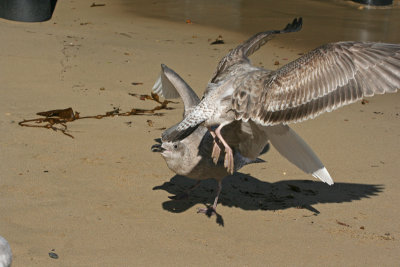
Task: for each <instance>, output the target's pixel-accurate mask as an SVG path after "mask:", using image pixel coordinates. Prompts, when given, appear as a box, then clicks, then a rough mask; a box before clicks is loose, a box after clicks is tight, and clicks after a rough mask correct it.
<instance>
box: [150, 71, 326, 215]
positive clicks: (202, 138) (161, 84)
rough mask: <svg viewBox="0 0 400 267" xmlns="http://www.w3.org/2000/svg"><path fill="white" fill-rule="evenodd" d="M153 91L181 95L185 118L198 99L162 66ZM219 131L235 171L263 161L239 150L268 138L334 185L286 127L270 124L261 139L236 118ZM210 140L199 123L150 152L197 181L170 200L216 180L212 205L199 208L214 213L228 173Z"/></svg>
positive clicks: (305, 168) (301, 165)
mask: <svg viewBox="0 0 400 267" xmlns="http://www.w3.org/2000/svg"><path fill="white" fill-rule="evenodd" d="M153 91H154V92H155V93H157V94H159V95H161V96H163V97H165V98H178V97H181V98H182V100H183V103H184V114H183V116H184V117H185V116H187V114H188V113H190V111H191V109H192V108H193V107H195V106H196V105H197V104H198V103H199V102H200V99H199V97H198V96H197V95H196V93H195V92H194V91H193V90H192V88H190V86H189V85H188V84H187V83H186V82H185V81H184V80H183V79H182V78H181V77H180V76H179V75H178V74H176V73H175V72H174V71H173V70H172V69H170V68H168V67H167V66H165V65H161V75H160V77H159V78H158V80H157V82H156V83H155V85H154V87H153ZM176 126H177V125H174V126H172V127H171V128H169V129H167V130H165V131H164V132H163V134H162V136H164V135H166V134H168V133H169V132H170V131H173V130H175V128H176ZM222 132H223V134H224V136H225V137H226V139H227V140H228V143H229V144H231V145H232V146H233V147H234V151H233V160H234V171H237V170H239V169H240V168H241V167H243V166H244V165H246V164H250V163H254V162H262V160H260V159H255V160H252V159H249V158H246V157H244V156H243V155H242V154H241V153H242V152H241V151H242V150H243V151H244V153H247V154H248V152H247V151H248V150H249V148H251V147H252V145H253V144H256V145H257V146H259V145H260V144H261V145H263V148H265V146H266V145H267V143H268V138H269V139H270V141H271V143H272V144H273V145H274V147H276V148H277V150H278V151H279V152H280V153H281V154H282V155H283V156H284V157H286V158H287V159H288V160H289V161H290V162H292V163H293V164H295V165H296V166H297V167H299V168H300V169H302V170H303V171H304V172H306V173H311V174H313V175H314V176H315V177H318V178H320V179H321V180H323V181H325V182H327V183H328V184H333V181H332V179H331V177H330V175H329V173H328V172H327V170H326V169H325V167H324V165H323V164H322V163H321V161H320V160H319V159H318V157H317V156H316V155H315V154H314V153H313V151H312V150H311V148H310V147H308V145H307V144H306V143H305V142H304V141H303V140H302V139H301V138H300V137H299V136H298V135H297V134H296V133H295V132H294V131H293V130H292V129H290V128H289V126H286V125H277V126H272V127H270V131H269V132H268V137H266V136H264V135H260V134H258V133H257V135H258V136H262V139H260V140H255V139H254V138H252V135H256V134H255V133H253V131H252V129H251V125H249V123H248V122H239V121H238V122H235V123H232V124H230V125H228V126H226V127H225V128H224V129H223V131H222ZM213 140H214V139H213V137H212V136H211V134H210V132H209V131H208V130H207V128H206V127H204V126H201V125H200V126H199V127H198V128H197V129H196V130H195V131H194V132H193V133H192V134H191V135H189V136H187V137H186V138H184V139H183V140H181V141H179V140H178V141H175V142H168V141H165V140H163V139H162V144H157V145H154V146H153V147H152V149H153V151H154V150H156V151H162V154H161V155H162V157H163V158H164V160H165V161H166V163H167V166H168V167H169V168H170V169H171V170H172V171H173V172H175V173H176V174H179V175H183V176H186V177H188V178H191V179H194V180H197V183H196V184H195V185H194V186H193V187H191V188H190V189H188V190H187V191H186V192H183V193H182V194H179V195H177V196H175V197H173V199H180V198H184V197H186V196H187V195H188V193H189V192H190V191H191V190H193V189H194V188H196V187H197V186H198V185H199V184H200V181H201V180H205V179H209V178H214V179H216V180H217V182H218V190H217V195H216V197H215V200H214V204H213V205H212V206H211V207H208V208H206V209H199V210H198V211H199V212H201V213H206V214H208V215H211V214H213V213H215V212H216V207H217V203H218V197H219V194H220V192H221V189H222V180H223V178H225V177H226V176H228V175H229V174H230V173H229V172H228V171H227V169H226V168H225V167H224V161H223V159H222V156H220V157H219V159H218V160H217V161H216V164H214V160H213V159H212V157H211V152H212V149H213V144H214V141H213ZM249 140H250V141H249ZM252 150H254V149H252ZM257 151H258V150H257ZM262 152H263V150H261V151H259V152H258V153H259V154H258V155H260V153H262ZM258 155H257V156H258ZM257 156H255V158H257Z"/></svg>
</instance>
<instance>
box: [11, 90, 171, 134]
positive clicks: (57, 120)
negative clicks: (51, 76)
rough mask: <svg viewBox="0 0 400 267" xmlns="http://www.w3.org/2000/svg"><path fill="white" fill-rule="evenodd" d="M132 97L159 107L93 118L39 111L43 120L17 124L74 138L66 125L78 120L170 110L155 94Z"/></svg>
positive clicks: (68, 110) (69, 111)
mask: <svg viewBox="0 0 400 267" xmlns="http://www.w3.org/2000/svg"><path fill="white" fill-rule="evenodd" d="M130 95H132V96H136V97H139V98H140V99H141V100H146V99H148V100H152V101H155V102H157V103H159V104H160V105H158V106H156V107H154V108H153V109H137V108H132V109H131V110H130V111H127V112H120V109H119V108H114V110H112V111H108V112H106V113H105V114H100V115H94V116H80V113H79V112H74V110H73V109H72V108H71V107H69V108H66V109H54V110H49V111H41V112H38V113H36V115H39V116H43V117H44V118H36V119H29V120H23V121H20V122H19V123H18V124H19V125H20V126H25V127H37V128H45V129H52V130H53V131H60V132H62V133H63V134H65V135H67V136H69V137H71V138H74V137H73V136H72V135H71V134H69V133H68V132H67V131H68V127H67V123H68V122H72V121H75V120H80V119H102V118H104V117H114V116H132V115H150V116H151V115H153V116H161V115H162V113H157V112H156V111H157V110H161V109H172V108H170V107H167V105H168V103H171V102H172V101H168V100H164V101H163V102H161V101H160V98H159V96H158V95H157V94H154V93H152V94H151V95H138V94H132V93H130ZM175 103H176V102H175Z"/></svg>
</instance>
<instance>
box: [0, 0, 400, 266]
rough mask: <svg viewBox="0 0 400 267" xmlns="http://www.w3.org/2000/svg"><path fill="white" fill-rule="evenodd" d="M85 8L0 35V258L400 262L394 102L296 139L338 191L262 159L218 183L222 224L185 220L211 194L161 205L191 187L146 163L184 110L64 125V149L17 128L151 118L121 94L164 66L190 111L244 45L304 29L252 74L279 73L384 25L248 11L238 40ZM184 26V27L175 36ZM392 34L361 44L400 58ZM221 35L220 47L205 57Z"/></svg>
mask: <svg viewBox="0 0 400 267" xmlns="http://www.w3.org/2000/svg"><path fill="white" fill-rule="evenodd" d="M92 2H93V1H68V2H67V1H59V3H58V4H57V7H56V10H55V14H54V17H53V19H52V20H51V21H48V22H44V23H32V24H27V23H18V22H11V21H5V20H0V31H1V32H2V38H1V39H2V41H1V43H0V55H1V58H2V60H1V61H0V129H1V132H2V134H1V136H2V137H1V140H0V151H1V152H0V172H1V176H0V235H2V236H4V237H5V238H6V239H7V240H8V241H9V243H10V245H11V247H12V250H13V253H14V265H13V266H54V265H56V266H138V265H166V266H186V265H188V264H190V265H198V266H204V265H206V264H208V265H212V266H215V265H218V266H227V265H231V266H232V265H233V266H265V265H271V266H292V265H296V266H321V265H323V266H362V265H363V266H393V265H395V264H397V263H398V262H399V261H400V256H399V255H400V246H399V239H400V230H399V229H400V223H399V221H400V211H399V209H398V203H400V196H399V194H398V192H399V190H400V183H399V179H398V177H399V175H398V174H399V171H400V168H399V166H400V158H399V152H398V151H400V141H399V140H400V139H399V137H400V123H399V122H400V104H399V103H400V94H399V93H397V94H390V95H384V96H377V97H374V98H369V99H368V101H369V102H368V103H366V104H365V105H362V104H361V103H356V104H353V105H350V106H347V107H345V108H342V109H340V110H337V111H335V112H333V113H329V114H324V115H322V116H320V117H318V118H316V119H315V120H312V121H307V122H304V123H301V124H298V125H294V126H293V127H294V129H295V130H296V131H297V132H298V133H299V134H300V135H301V136H302V137H303V138H304V139H305V140H306V141H307V142H308V143H309V144H310V146H311V147H312V148H313V149H314V151H315V152H316V153H317V154H318V155H319V157H320V158H321V160H322V161H323V162H324V164H325V165H326V167H327V168H328V170H329V171H330V173H331V175H332V177H333V179H334V181H335V185H334V186H332V187H329V186H327V185H326V184H322V183H320V182H318V181H316V180H315V179H314V178H313V177H311V176H310V175H306V174H303V173H302V172H301V171H300V170H298V169H296V168H295V167H294V166H292V165H290V163H289V162H287V161H286V160H285V159H283V158H282V157H281V156H280V155H278V153H277V152H276V151H275V150H274V149H273V148H271V149H270V151H269V152H268V153H267V154H266V155H264V156H263V157H262V158H263V159H264V160H265V161H266V162H265V163H261V164H257V165H251V166H247V167H245V168H243V169H242V170H241V172H240V173H238V174H236V175H234V176H233V177H231V178H228V179H226V180H225V181H224V184H223V192H222V195H221V199H220V205H219V207H218V213H219V216H218V217H212V218H207V217H206V216H204V215H201V214H196V208H197V207H204V204H206V203H211V202H212V201H213V198H214V194H215V188H216V183H215V182H214V181H212V180H210V181H206V182H204V183H203V184H202V186H201V187H200V188H199V189H198V190H196V191H195V192H194V194H193V195H192V196H191V198H190V200H189V201H182V202H176V201H170V200H169V199H168V196H170V195H172V194H176V193H178V192H180V191H182V190H184V189H185V188H187V187H189V186H190V185H191V184H193V181H191V180H188V179H185V178H183V177H177V176H174V174H173V173H172V172H171V171H170V170H169V169H168V168H167V166H166V164H165V162H164V161H163V159H162V158H161V156H160V155H158V154H157V153H153V152H151V150H150V147H151V145H152V144H154V143H155V142H154V141H153V139H155V138H158V137H159V136H160V134H161V132H162V130H160V128H163V127H169V126H171V125H172V124H174V123H176V122H177V121H178V120H179V119H180V117H181V115H182V112H183V109H182V104H170V106H171V107H174V108H175V109H173V110H162V111H160V112H161V113H163V114H164V116H147V115H143V116H130V117H118V116H116V117H112V118H103V119H100V120H96V119H87V120H77V121H74V122H70V123H68V124H67V126H68V133H69V134H71V135H73V136H74V139H72V138H70V137H68V136H65V135H63V134H62V133H61V132H59V131H57V132H55V131H53V130H51V129H41V128H26V127H21V126H19V125H18V122H19V121H21V120H23V119H30V118H35V117H37V115H35V113H36V112H39V111H46V110H51V109H58V108H67V107H72V108H73V109H74V110H75V111H79V112H80V115H81V116H86V115H96V114H104V113H105V112H107V111H112V110H113V109H114V108H120V109H121V111H128V110H130V109H132V108H145V109H151V108H153V107H154V106H155V105H156V104H155V103H154V102H151V101H141V100H139V99H137V98H135V97H132V96H131V95H129V93H140V94H148V93H150V89H151V87H152V85H153V83H154V81H155V79H156V78H157V75H158V73H159V70H160V64H161V63H165V64H167V65H168V66H169V67H171V68H173V69H174V70H175V71H177V72H178V73H179V74H180V75H181V76H182V77H183V78H184V79H186V80H187V82H188V83H189V84H190V85H191V86H192V87H193V88H194V89H195V91H196V92H197V93H198V94H200V95H201V94H202V92H203V89H204V87H205V85H206V83H207V81H208V79H209V78H210V76H211V74H212V73H213V71H214V67H215V66H216V64H217V62H218V60H219V59H220V58H221V57H222V56H223V55H225V54H226V53H227V51H229V49H231V48H233V47H234V46H236V45H237V44H238V43H239V42H241V41H243V40H245V39H246V38H248V37H249V36H250V35H251V34H253V33H254V32H257V31H260V30H267V29H274V28H281V27H282V26H284V25H286V24H287V23H288V22H289V21H291V20H292V19H293V17H295V16H299V15H302V16H303V18H304V28H303V30H302V31H301V32H299V33H295V34H291V36H287V37H285V36H282V38H281V37H280V36H279V37H277V38H276V39H274V40H272V41H270V43H268V44H267V45H266V46H264V47H263V48H262V49H260V51H259V52H257V53H256V54H255V55H254V56H253V57H252V60H253V62H254V64H255V65H261V66H265V67H267V68H276V67H278V66H275V65H274V63H275V61H279V63H280V65H279V66H281V65H282V64H284V63H286V62H289V61H291V60H293V59H295V58H297V57H298V56H299V53H303V52H306V51H308V50H310V49H312V48H314V47H315V46H317V45H320V44H322V43H325V42H326V41H339V40H344V39H346V40H349V39H353V40H364V39H360V38H362V37H361V36H365V35H362V34H360V33H359V30H358V29H359V28H357V27H361V26H360V25H364V24H360V23H356V25H358V26H357V27H355V28H352V27H350V26H348V25H351V23H350V24H349V23H348V22H346V23H345V22H343V24H339V23H338V22H339V21H341V19H340V18H341V16H346V14H347V13H346V12H349V13H352V12H360V14H363V15H360V16H364V15H365V14H367V15H368V16H369V17H368V18H374V19H368V20H378V19H375V18H378V17H379V16H378V15H376V14H377V13H379V12H382V13H384V12H389V11H387V10H359V9H357V6H355V7H351V8H350V7H349V8H347V7H346V8H344V5H342V4H341V3H340V4H339V5H338V8H337V9H336V8H332V5H334V2H328V4H326V5H328V7H330V8H328V7H327V8H328V10H329V11H330V15H329V16H328V20H329V21H330V23H326V24H324V23H325V19H324V17H323V16H322V15H321V16H317V15H315V13H313V12H314V11H313V10H309V13H307V14H305V15H303V14H301V13H302V12H303V11H302V10H297V9H295V8H294V7H293V8H289V7H287V9H286V8H285V9H284V8H283V7H280V6H278V7H276V8H275V9H271V10H272V11H273V12H272V13H276V15H275V17H273V18H270V19H268V20H265V21H263V22H262V23H261V24H260V23H259V21H257V19H260V16H261V15H259V13H260V11H259V10H260V8H258V7H257V6H255V4H254V3H256V2H251V1H250V2H246V3H247V4H246V5H242V6H241V9H240V10H242V11H241V12H245V13H246V14H247V15H246V16H244V17H243V21H242V22H241V23H239V24H240V25H241V26H237V28H234V27H232V28H229V27H225V26H224V25H221V24H220V23H216V25H214V24H212V23H214V22H212V23H211V22H210V24H208V23H202V22H201V21H200V20H198V18H196V16H197V15H196V14H202V13H200V11H198V12H197V13H190V14H189V15H191V16H189V17H186V16H183V15H182V18H184V19H182V20H181V19H176V20H175V21H174V20H172V19H171V18H169V17H161V18H163V19H157V18H154V17H150V16H146V12H144V10H146V9H147V10H156V8H155V5H156V4H154V3H151V4H152V5H149V4H150V3H149V4H148V5H147V7H144V5H145V4H144V2H139V1H137V2H136V3H137V6H138V10H136V13H135V12H134V11H132V10H131V7H132V4H129V5H128V6H127V3H126V2H124V1H120V2H117V1H104V2H102V3H105V4H106V6H104V7H93V8H91V7H90V5H91V4H92ZM99 3H100V2H99ZM157 3H160V4H163V5H165V6H169V4H167V2H157ZM188 3H190V2H188ZM217 3H221V5H222V4H223V3H224V2H217ZM239 3H240V2H239ZM305 3H306V4H307V5H308V6H307V7H309V6H321V5H322V6H325V4H321V3H320V1H305ZM329 5H331V6H329ZM139 7H140V9H139ZM153 8H154V9H153ZM171 8H172V9H174V8H175V9H177V8H178V7H176V6H175V7H173V6H172V7H171ZM201 8H203V9H204V10H207V11H208V10H209V8H207V6H206V7H201ZM201 8H200V7H198V9H199V10H202V9H201ZM353 8H354V9H353ZM221 9H222V8H221ZM349 9H350V10H351V11H349ZM224 10H226V11H227V14H226V20H227V21H235V19H232V17H234V14H235V12H237V11H235V9H234V8H232V9H231V10H230V9H228V8H226V9H225V8H224ZM282 10H284V11H282ZM293 10H295V11H293ZM228 11H229V12H228ZM278 11H279V12H278ZM301 11H302V12H301ZM147 12H148V13H150V12H149V11H147ZM362 12H365V13H362ZM374 12H377V13H374ZM390 12H392V14H395V13H396V12H398V9H393V10H391V11H390ZM137 13H140V16H139V15H138V14H137ZM177 13H179V12H177ZM173 14H176V13H173ZM231 14H233V15H231ZM252 14H254V16H253V17H254V20H251V21H248V18H250V17H252ZM367 15H365V16H367ZM198 16H199V17H201V16H200V15H198ZM383 17H384V16H382V18H383ZM187 18H189V19H191V20H192V21H193V23H192V24H186V23H185V20H186V19H187ZM399 18H400V17H399V16H397V17H395V16H393V17H390V16H387V20H388V24H387V25H388V28H385V30H382V31H381V30H379V29H376V31H375V32H374V31H372V33H370V32H369V30H368V32H369V33H368V35H367V36H368V37H367V39H366V40H371V41H372V40H375V38H377V39H376V41H386V42H400V41H399V40H398V39H396V38H399V36H398V35H397V34H396V32H397V31H396V32H394V28H392V26H391V25H398V24H399V20H400V19H399ZM263 19H265V18H263ZM207 21H208V20H207ZM210 21H212V20H211V19H210ZM356 21H359V19H356ZM379 23H381V22H379ZM367 24H368V26H366V27H367V28H368V29H371V28H370V27H375V26H371V24H369V23H367ZM243 25H245V26H243ZM253 27H254V30H252V29H253ZM327 27H328V28H327ZM349 28H350V29H349ZM397 29H398V27H397ZM347 30H349V31H347ZM313 33H317V34H313ZM218 35H222V36H223V39H224V41H225V44H224V45H219V46H210V45H209V43H210V41H211V40H213V39H215V38H217V37H218ZM371 36H372V37H371ZM376 36H378V37H376ZM294 41H296V44H294ZM297 44H299V45H297ZM132 83H143V84H139V85H132ZM148 120H151V123H150V122H148ZM49 252H53V253H56V254H57V255H58V259H53V258H51V257H49V254H48V253H49Z"/></svg>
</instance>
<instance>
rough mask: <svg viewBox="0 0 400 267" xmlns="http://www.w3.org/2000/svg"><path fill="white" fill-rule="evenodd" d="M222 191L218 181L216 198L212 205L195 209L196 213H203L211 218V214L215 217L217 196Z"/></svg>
mask: <svg viewBox="0 0 400 267" xmlns="http://www.w3.org/2000/svg"><path fill="white" fill-rule="evenodd" d="M221 190H222V181H218V190H217V196H216V197H215V199H214V204H213V205H212V206H210V207H207V208H199V209H197V213H204V214H205V215H207V216H208V217H211V216H212V215H213V214H214V215H216V213H217V205H218V198H219V194H220V193H221Z"/></svg>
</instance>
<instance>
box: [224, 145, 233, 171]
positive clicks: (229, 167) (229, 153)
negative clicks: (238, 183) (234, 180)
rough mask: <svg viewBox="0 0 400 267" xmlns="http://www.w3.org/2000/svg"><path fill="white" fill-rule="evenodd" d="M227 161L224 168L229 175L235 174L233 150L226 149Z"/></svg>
mask: <svg viewBox="0 0 400 267" xmlns="http://www.w3.org/2000/svg"><path fill="white" fill-rule="evenodd" d="M225 151H226V153H225V160H224V166H225V168H226V170H227V171H228V173H230V174H233V171H234V160H233V153H232V149H230V148H229V149H225Z"/></svg>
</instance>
